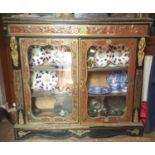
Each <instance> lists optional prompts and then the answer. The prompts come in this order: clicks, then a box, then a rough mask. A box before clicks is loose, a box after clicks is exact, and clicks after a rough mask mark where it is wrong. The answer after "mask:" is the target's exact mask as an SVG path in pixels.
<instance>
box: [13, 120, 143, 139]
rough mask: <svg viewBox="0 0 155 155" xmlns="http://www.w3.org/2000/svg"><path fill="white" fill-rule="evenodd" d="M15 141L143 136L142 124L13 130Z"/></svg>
mask: <svg viewBox="0 0 155 155" xmlns="http://www.w3.org/2000/svg"><path fill="white" fill-rule="evenodd" d="M14 134H15V139H16V140H23V139H25V138H29V137H32V136H39V137H41V138H47V139H65V138H70V137H75V138H84V137H90V138H108V137H113V136H119V135H127V136H143V126H142V124H140V123H138V124H134V125H131V124H130V126H119V127H113V126H112V127H111V126H106V127H105V126H96V127H95V126H94V127H89V128H77V129H76V128H74V129H69V128H68V129H51V130H47V129H46V130H43V129H24V128H14Z"/></svg>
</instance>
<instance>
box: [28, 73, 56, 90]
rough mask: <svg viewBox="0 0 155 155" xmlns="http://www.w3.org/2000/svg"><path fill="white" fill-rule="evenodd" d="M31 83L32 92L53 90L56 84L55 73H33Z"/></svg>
mask: <svg viewBox="0 0 155 155" xmlns="http://www.w3.org/2000/svg"><path fill="white" fill-rule="evenodd" d="M31 83H32V85H31V88H32V89H33V90H45V91H50V90H55V89H56V86H57V84H58V76H57V74H56V72H49V71H35V72H32V76H31Z"/></svg>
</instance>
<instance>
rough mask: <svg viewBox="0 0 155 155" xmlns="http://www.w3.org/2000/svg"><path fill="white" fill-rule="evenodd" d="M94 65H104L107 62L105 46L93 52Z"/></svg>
mask: <svg viewBox="0 0 155 155" xmlns="http://www.w3.org/2000/svg"><path fill="white" fill-rule="evenodd" d="M94 61H95V66H96V67H105V66H107V65H108V63H109V57H108V53H107V48H106V47H104V48H101V47H99V48H98V49H97V51H96V54H95V60H94Z"/></svg>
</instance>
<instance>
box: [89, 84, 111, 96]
mask: <svg viewBox="0 0 155 155" xmlns="http://www.w3.org/2000/svg"><path fill="white" fill-rule="evenodd" d="M88 92H89V93H90V94H107V93H110V92H111V88H109V87H103V86H93V87H89V88H88Z"/></svg>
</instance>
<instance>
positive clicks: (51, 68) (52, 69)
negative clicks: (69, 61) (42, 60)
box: [30, 66, 71, 71]
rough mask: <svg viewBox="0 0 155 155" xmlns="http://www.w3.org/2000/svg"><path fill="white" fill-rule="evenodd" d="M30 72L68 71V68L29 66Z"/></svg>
mask: <svg viewBox="0 0 155 155" xmlns="http://www.w3.org/2000/svg"><path fill="white" fill-rule="evenodd" d="M30 70H31V71H38V70H39V71H41V70H46V71H70V70H71V69H70V68H56V67H53V66H31V67H30Z"/></svg>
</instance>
